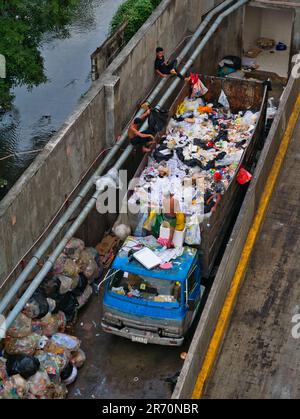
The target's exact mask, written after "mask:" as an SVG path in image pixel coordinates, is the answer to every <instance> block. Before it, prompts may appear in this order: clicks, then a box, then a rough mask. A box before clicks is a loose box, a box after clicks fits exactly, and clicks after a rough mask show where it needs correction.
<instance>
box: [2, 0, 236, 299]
mask: <svg viewBox="0 0 300 419" xmlns="http://www.w3.org/2000/svg"><path fill="white" fill-rule="evenodd" d="M220 2H221V0H218V1H201V2H200V1H198V0H197V1H196V0H164V1H163V2H162V3H161V5H160V6H159V7H158V8H157V10H156V11H155V12H154V14H153V15H152V16H151V17H150V19H149V20H148V21H147V22H146V24H145V25H144V26H143V27H142V28H141V29H140V31H139V32H138V33H137V34H136V35H135V37H134V38H133V39H132V40H131V41H130V42H129V43H128V45H127V46H126V47H125V48H124V50H123V51H122V52H121V54H120V55H119V56H118V57H117V59H115V60H114V62H113V63H112V64H111V65H110V66H109V67H108V69H107V70H106V72H105V73H104V74H103V75H102V76H101V77H100V78H99V80H98V81H96V82H95V83H94V85H93V86H92V87H91V89H90V91H89V92H88V94H87V95H86V97H85V98H84V99H83V100H82V102H81V103H80V104H79V105H78V107H77V109H76V110H75V111H74V113H73V114H72V115H71V117H70V118H69V119H68V120H67V121H66V123H65V124H64V125H63V127H62V128H61V130H60V131H59V132H58V133H57V134H56V135H55V136H54V137H53V138H52V139H51V140H50V142H49V143H48V145H47V146H46V147H45V150H44V151H43V152H42V153H41V154H40V155H39V156H38V157H37V159H36V160H35V161H34V162H33V164H32V165H31V166H30V167H29V169H28V170H27V171H26V172H25V173H24V175H23V176H22V177H21V178H20V180H19V181H18V182H17V183H16V185H15V186H14V187H13V188H12V189H11V191H10V192H9V194H8V195H7V196H6V197H5V198H4V200H3V201H2V202H1V203H0V238H1V239H0V287H1V284H2V282H3V281H4V279H5V278H6V276H7V275H8V274H9V273H10V272H11V270H12V269H13V268H14V267H15V265H16V264H18V263H19V261H20V260H21V259H22V258H23V256H24V255H25V254H26V253H27V251H28V249H30V248H31V246H32V244H33V243H34V242H35V241H36V240H37V238H38V237H39V236H40V235H41V234H42V233H43V231H44V229H45V227H46V226H47V225H48V224H49V222H50V221H51V220H52V217H53V214H54V213H56V212H57V211H58V209H59V208H60V207H61V205H62V203H63V202H64V200H65V197H66V196H68V195H69V194H70V193H71V191H72V190H73V189H74V187H76V185H77V184H78V182H79V181H80V179H81V177H82V175H83V173H84V172H85V171H86V170H87V168H88V167H89V165H90V164H91V163H92V162H93V161H94V159H95V158H96V157H97V156H98V155H99V153H100V151H101V150H103V149H104V148H105V147H106V146H107V145H111V144H112V142H113V141H114V139H115V138H116V136H117V135H119V134H120V133H121V131H122V129H123V128H124V126H126V124H127V123H128V122H129V120H130V118H131V116H132V114H133V113H134V111H135V110H136V108H137V105H138V103H139V101H140V100H142V99H143V98H145V97H146V96H147V94H148V91H149V89H150V88H151V87H152V85H153V82H154V81H155V74H154V70H153V60H154V56H155V47H156V46H157V45H163V46H164V47H165V49H166V50H167V51H168V53H170V54H171V53H172V52H173V51H175V49H176V47H177V46H178V44H179V43H180V42H181V41H182V40H183V39H184V38H185V36H186V35H187V34H189V33H190V30H191V29H192V28H195V27H196V26H198V25H199V24H200V22H201V19H202V13H203V14H206V13H207V12H208V11H209V10H210V9H211V8H212V7H213V6H214V5H216V4H219V3H220ZM200 5H201V7H200ZM241 24H242V23H241V22H239V23H237V26H238V25H240V26H241ZM228 28H230V25H228ZM219 36H220V38H219V39H221V38H222V36H221V35H219ZM230 36H231V35H230ZM228 39H230V42H227V47H228V48H227V47H226V43H224V40H222V42H223V43H224V45H223V47H224V52H225V51H226V53H227V51H228V53H229V52H230V53H231V52H232V51H236V49H231V47H232V45H235V43H236V41H235V39H234V37H233V36H232V37H231V38H228ZM213 42H214V41H213ZM218 42H219V41H218ZM211 45H212V44H211ZM223 47H222V48H223ZM214 48H217V47H216V45H215V47H214ZM211 52H212V50H211V48H209V47H208V48H207V50H206V53H205V54H207V56H206V57H207V58H206V59H205V60H204V61H205V63H207V62H209V63H210V67H206V68H207V69H209V72H210V71H213V70H214V69H215V68H216V65H217V61H216V62H214V61H215V60H216V59H217V58H218V59H219V55H221V54H222V52H221V50H219V52H218V54H214V55H213V56H212V57H211V56H210V53H211ZM87 59H88V56H87ZM203 68H205V67H203ZM213 72H215V71H213ZM113 108H114V109H115V111H114V112H113ZM104 224H105V223H103V225H104ZM0 295H1V290H0Z"/></svg>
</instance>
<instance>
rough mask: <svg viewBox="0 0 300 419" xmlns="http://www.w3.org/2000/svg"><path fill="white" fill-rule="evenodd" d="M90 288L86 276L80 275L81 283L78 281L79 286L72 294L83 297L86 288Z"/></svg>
mask: <svg viewBox="0 0 300 419" xmlns="http://www.w3.org/2000/svg"><path fill="white" fill-rule="evenodd" d="M87 286H88V280H87V278H86V276H85V275H84V274H82V273H81V274H80V275H79V281H78V285H77V287H76V288H75V289H74V290H73V291H72V294H73V295H74V296H75V297H80V295H82V294H83V293H84V291H85V289H86V287H87Z"/></svg>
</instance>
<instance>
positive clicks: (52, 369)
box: [36, 351, 69, 379]
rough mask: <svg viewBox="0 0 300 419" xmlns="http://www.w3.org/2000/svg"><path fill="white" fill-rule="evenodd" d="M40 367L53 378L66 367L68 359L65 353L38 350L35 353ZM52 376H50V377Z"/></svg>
mask: <svg viewBox="0 0 300 419" xmlns="http://www.w3.org/2000/svg"><path fill="white" fill-rule="evenodd" d="M36 356H37V359H38V360H39V362H40V364H41V367H42V369H43V370H45V371H46V372H47V374H48V375H49V376H50V377H51V376H53V379H55V378H58V377H59V376H60V374H61V372H62V371H63V370H64V368H66V365H67V364H68V362H69V360H68V357H67V356H66V354H64V353H63V354H53V353H50V352H43V351H40V352H39V353H38V354H37V355H36ZM51 378H52V377H51Z"/></svg>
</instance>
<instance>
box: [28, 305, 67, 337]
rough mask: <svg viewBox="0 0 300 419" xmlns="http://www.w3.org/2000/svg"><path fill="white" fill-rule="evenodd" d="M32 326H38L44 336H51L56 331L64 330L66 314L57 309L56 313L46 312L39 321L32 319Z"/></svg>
mask: <svg viewBox="0 0 300 419" xmlns="http://www.w3.org/2000/svg"><path fill="white" fill-rule="evenodd" d="M33 323H34V326H40V327H41V328H42V333H43V335H45V336H52V335H54V334H55V333H57V332H64V331H65V328H66V324H67V320H66V315H65V314H64V313H63V312H62V311H59V312H58V313H57V314H51V313H48V314H47V315H46V316H45V317H43V318H42V319H41V320H39V321H34V322H33Z"/></svg>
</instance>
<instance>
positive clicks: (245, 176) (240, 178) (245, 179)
mask: <svg viewBox="0 0 300 419" xmlns="http://www.w3.org/2000/svg"><path fill="white" fill-rule="evenodd" d="M252 178H253V176H252V175H251V173H249V172H248V171H247V170H246V169H245V168H243V167H241V169H240V171H239V173H238V175H237V177H236V180H237V182H238V183H239V184H240V185H246V183H249V182H250V181H251V180H252Z"/></svg>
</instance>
